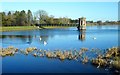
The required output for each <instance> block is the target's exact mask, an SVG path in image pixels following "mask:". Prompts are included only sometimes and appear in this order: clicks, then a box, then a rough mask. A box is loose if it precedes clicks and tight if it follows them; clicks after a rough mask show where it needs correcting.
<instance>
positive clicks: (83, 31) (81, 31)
mask: <svg viewBox="0 0 120 75" xmlns="http://www.w3.org/2000/svg"><path fill="white" fill-rule="evenodd" d="M85 33H86V30H80V31H79V35H78V40H80V41H85V36H86V35H85Z"/></svg>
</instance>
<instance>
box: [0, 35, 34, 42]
mask: <svg viewBox="0 0 120 75" xmlns="http://www.w3.org/2000/svg"><path fill="white" fill-rule="evenodd" d="M0 38H2V39H3V41H2V42H3V43H5V42H4V40H7V39H8V42H6V43H14V44H18V43H19V44H20V43H22V44H23V43H27V44H31V43H32V40H33V36H31V35H0ZM15 39H16V40H15ZM18 39H19V40H18ZM20 41H21V42H20Z"/></svg>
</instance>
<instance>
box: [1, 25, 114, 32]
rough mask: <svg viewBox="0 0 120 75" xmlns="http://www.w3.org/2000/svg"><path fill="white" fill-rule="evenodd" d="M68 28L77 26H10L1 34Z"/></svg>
mask: <svg viewBox="0 0 120 75" xmlns="http://www.w3.org/2000/svg"><path fill="white" fill-rule="evenodd" d="M87 26H98V25H87ZM99 26H106V25H99ZM111 26H115V25H111ZM68 27H76V26H42V27H40V28H38V27H37V26H8V27H0V32H9V31H24V30H36V29H54V28H68Z"/></svg>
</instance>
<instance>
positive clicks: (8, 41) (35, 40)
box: [0, 25, 120, 73]
mask: <svg viewBox="0 0 120 75" xmlns="http://www.w3.org/2000/svg"><path fill="white" fill-rule="evenodd" d="M118 32H120V31H119V30H118V26H117V25H115V26H109V25H107V26H88V27H87V30H85V31H77V28H75V27H73V28H61V29H44V30H30V31H16V32H14V31H13V32H3V33H2V35H1V36H0V41H2V43H0V44H1V45H2V46H3V47H4V48H6V47H8V46H10V45H12V46H14V47H17V48H20V49H25V48H27V47H37V48H38V49H46V50H48V49H49V50H55V49H61V50H71V49H77V50H79V49H80V48H81V47H87V48H89V49H92V48H100V49H106V48H109V47H113V46H118ZM94 38H96V39H94ZM44 41H45V42H47V44H46V45H44ZM88 55H89V53H88ZM90 56H91V57H92V55H89V57H90ZM2 71H3V73H41V72H43V73H45V72H46V73H55V72H57V73H61V72H62V73H66V72H67V73H68V72H69V73H71V72H72V73H108V72H109V71H108V70H105V69H103V68H99V69H98V68H96V67H95V66H93V65H91V64H90V63H88V64H82V63H81V62H80V61H75V60H70V61H69V60H64V61H60V60H59V59H48V58H46V57H44V58H41V57H36V58H35V57H33V56H32V55H28V56H25V55H23V54H20V53H17V54H16V55H15V56H8V57H4V58H3V59H2Z"/></svg>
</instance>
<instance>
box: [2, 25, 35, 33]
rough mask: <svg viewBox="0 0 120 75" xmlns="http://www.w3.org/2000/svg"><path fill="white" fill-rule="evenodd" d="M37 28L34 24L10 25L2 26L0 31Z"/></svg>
mask: <svg viewBox="0 0 120 75" xmlns="http://www.w3.org/2000/svg"><path fill="white" fill-rule="evenodd" d="M32 29H37V27H33V26H9V27H1V28H0V31H2V32H4V31H19V30H32Z"/></svg>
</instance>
